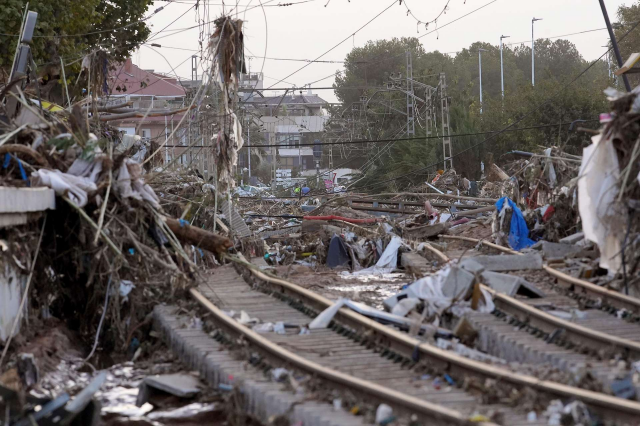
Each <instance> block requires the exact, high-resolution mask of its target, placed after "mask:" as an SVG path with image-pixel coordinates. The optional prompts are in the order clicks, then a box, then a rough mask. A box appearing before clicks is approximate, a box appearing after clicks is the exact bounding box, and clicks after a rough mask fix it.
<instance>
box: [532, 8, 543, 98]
mask: <svg viewBox="0 0 640 426" xmlns="http://www.w3.org/2000/svg"><path fill="white" fill-rule="evenodd" d="M536 21H542V18H533V19H531V85H532V86H535V85H536V72H535V68H536V66H535V61H534V53H533V50H534V47H535V43H536V42H535V39H534V38H533V23H534V22H536Z"/></svg>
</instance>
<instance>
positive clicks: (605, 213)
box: [578, 135, 627, 273]
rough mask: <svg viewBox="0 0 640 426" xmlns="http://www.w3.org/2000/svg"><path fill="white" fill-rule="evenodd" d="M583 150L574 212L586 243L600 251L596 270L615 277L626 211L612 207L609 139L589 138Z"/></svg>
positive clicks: (614, 180) (614, 176) (614, 182)
mask: <svg viewBox="0 0 640 426" xmlns="http://www.w3.org/2000/svg"><path fill="white" fill-rule="evenodd" d="M591 141H592V142H593V144H592V145H590V146H588V147H586V148H584V150H583V155H582V165H581V166H580V175H579V179H578V209H579V211H580V219H581V220H582V230H583V231H584V236H585V238H586V239H587V240H589V241H593V242H594V243H596V244H597V245H598V248H599V249H600V267H601V268H604V269H608V270H609V272H610V273H616V272H618V270H619V269H620V268H621V265H622V257H621V256H620V253H621V250H622V243H621V242H622V240H623V239H624V235H625V231H626V223H627V212H626V209H624V208H621V206H620V205H619V204H618V203H616V201H615V200H616V197H617V196H618V193H619V189H618V179H619V178H620V165H619V163H618V157H617V155H616V152H615V148H614V147H613V144H612V143H611V140H610V139H602V136H601V135H596V136H594V137H593V138H591Z"/></svg>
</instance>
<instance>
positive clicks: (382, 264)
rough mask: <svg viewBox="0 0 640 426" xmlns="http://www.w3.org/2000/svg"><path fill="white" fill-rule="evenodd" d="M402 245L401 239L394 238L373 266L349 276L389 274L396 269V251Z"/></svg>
mask: <svg viewBox="0 0 640 426" xmlns="http://www.w3.org/2000/svg"><path fill="white" fill-rule="evenodd" d="M402 244H403V242H402V238H400V237H398V236H394V237H393V238H391V241H389V244H387V248H385V249H384V252H382V255H381V256H380V259H378V261H377V262H376V264H375V265H374V266H371V267H369V268H366V269H362V270H360V271H355V272H352V273H351V275H369V274H374V275H382V274H388V273H391V272H392V271H393V270H394V269H396V268H397V267H398V250H399V249H400V246H401V245H402Z"/></svg>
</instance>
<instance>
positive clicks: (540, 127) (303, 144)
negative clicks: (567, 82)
mask: <svg viewBox="0 0 640 426" xmlns="http://www.w3.org/2000/svg"><path fill="white" fill-rule="evenodd" d="M596 121H598V120H597V119H593V120H586V121H585V123H589V122H596ZM570 124H571V122H566V123H554V124H542V125H539V126H529V127H518V128H515V129H511V128H507V129H501V130H490V131H486V132H476V133H459V134H453V135H450V137H452V138H459V137H468V136H481V135H488V134H494V133H502V132H507V131H508V132H519V131H524V130H534V129H545V128H551V127H558V126H568V125H570ZM259 133H261V132H259ZM425 139H442V136H420V137H411V138H394V139H359V140H352V141H344V142H324V143H321V144H320V145H321V146H330V145H352V144H365V143H384V142H392V143H394V142H410V141H424V140H425ZM168 146H169V147H171V146H172V145H168ZM174 146H175V147H179V146H184V145H174ZM303 146H311V147H313V146H316V144H315V143H300V144H297V145H295V148H298V147H303ZM194 147H195V148H201V147H204V145H195V146H194ZM245 148H283V145H279V144H270V145H243V146H242V148H240V149H245Z"/></svg>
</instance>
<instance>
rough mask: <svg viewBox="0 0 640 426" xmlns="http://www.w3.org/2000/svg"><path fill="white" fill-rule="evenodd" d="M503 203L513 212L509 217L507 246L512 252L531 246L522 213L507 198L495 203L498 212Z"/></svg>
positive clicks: (532, 242) (531, 241)
mask: <svg viewBox="0 0 640 426" xmlns="http://www.w3.org/2000/svg"><path fill="white" fill-rule="evenodd" d="M505 202H506V203H507V204H508V205H509V207H511V209H512V210H513V214H512V215H511V225H510V228H509V245H510V246H511V248H512V249H514V250H522V249H523V248H527V247H530V246H532V245H533V244H534V241H533V240H531V239H529V228H527V222H525V220H524V217H523V216H522V212H521V211H520V209H519V208H518V206H517V205H516V203H514V202H513V200H512V199H510V198H509V197H502V198H500V199H499V200H498V201H497V202H496V208H497V209H498V211H501V210H502V207H504V203H505Z"/></svg>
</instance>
